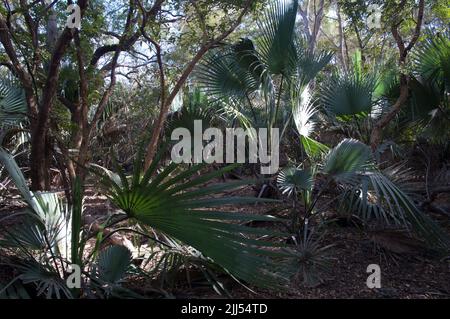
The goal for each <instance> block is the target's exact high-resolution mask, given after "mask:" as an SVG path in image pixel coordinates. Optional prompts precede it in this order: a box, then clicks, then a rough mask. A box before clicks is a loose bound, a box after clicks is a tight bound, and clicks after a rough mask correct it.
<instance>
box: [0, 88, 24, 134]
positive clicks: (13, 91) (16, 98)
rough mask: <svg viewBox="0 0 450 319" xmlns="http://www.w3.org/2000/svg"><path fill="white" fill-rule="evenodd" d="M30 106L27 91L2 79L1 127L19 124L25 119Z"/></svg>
mask: <svg viewBox="0 0 450 319" xmlns="http://www.w3.org/2000/svg"><path fill="white" fill-rule="evenodd" d="M27 111H28V106H27V103H26V100H25V92H24V90H22V89H21V88H19V87H17V86H15V85H13V84H12V83H10V82H8V81H5V80H1V81H0V127H1V126H6V125H17V124H18V123H20V122H21V121H23V120H24V119H25V116H26V114H27Z"/></svg>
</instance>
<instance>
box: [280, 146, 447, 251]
mask: <svg viewBox="0 0 450 319" xmlns="http://www.w3.org/2000/svg"><path fill="white" fill-rule="evenodd" d="M307 172H313V174H312V175H309V174H311V173H308V174H307ZM319 177H320V178H319ZM310 179H312V181H313V182H311V181H310ZM319 179H325V180H324V181H323V182H322V183H321V185H325V186H320V187H319V186H318V184H317V183H318V180H319ZM278 183H279V185H280V187H281V189H293V190H297V192H298V193H300V194H303V196H304V198H306V199H308V200H307V201H306V200H305V203H304V205H305V208H306V209H307V213H308V212H309V213H311V212H313V210H314V209H315V207H314V206H315V204H316V203H317V201H318V199H319V197H320V196H321V195H323V194H324V192H325V191H329V190H331V187H332V188H333V189H336V188H337V189H339V190H340V192H341V195H340V199H341V202H342V203H344V204H343V205H341V206H340V207H339V208H338V210H343V211H347V212H351V213H354V214H358V215H359V216H360V217H362V218H363V219H365V220H370V219H376V220H378V221H379V222H385V223H388V224H392V223H394V224H396V225H397V226H400V227H403V228H406V229H411V230H413V231H415V232H416V233H417V234H418V235H419V236H421V237H422V238H423V239H425V240H427V241H428V243H429V244H430V245H431V246H432V247H433V248H436V249H439V250H442V251H448V249H449V247H450V239H449V237H448V235H447V234H446V233H445V232H444V231H443V230H442V229H441V228H440V227H439V226H438V224H436V223H435V222H434V221H433V220H432V219H431V218H430V217H429V216H427V215H425V214H424V213H423V212H421V211H420V209H419V208H418V207H417V206H416V205H415V204H414V202H413V200H412V199H411V198H410V197H409V196H408V195H407V194H406V193H405V192H404V191H403V190H402V189H401V188H400V187H399V186H398V185H396V184H395V183H394V182H393V181H392V180H391V179H390V178H389V177H388V176H387V175H386V174H385V173H384V172H383V171H381V170H379V169H378V168H377V166H376V165H375V163H374V159H373V158H372V153H371V151H370V148H369V147H368V146H367V145H365V144H363V143H361V142H359V141H357V140H354V139H345V140H343V141H341V142H340V143H339V144H338V145H337V146H336V147H334V148H332V149H331V150H330V151H329V152H328V154H327V155H326V156H325V158H324V160H323V162H322V163H320V162H319V163H316V165H314V167H313V169H312V170H307V171H305V170H304V169H298V168H295V169H292V168H290V169H286V170H285V171H284V172H283V173H280V175H279V177H278ZM308 187H309V188H308ZM317 187H319V192H318V193H315V197H314V198H310V196H311V194H312V193H313V189H314V188H317ZM296 194H297V193H296ZM296 196H297V195H296ZM305 196H306V197H305ZM306 217H308V216H306Z"/></svg>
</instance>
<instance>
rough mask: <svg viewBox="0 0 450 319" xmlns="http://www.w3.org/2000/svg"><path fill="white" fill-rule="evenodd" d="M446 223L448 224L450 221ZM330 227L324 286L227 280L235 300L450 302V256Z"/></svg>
mask: <svg viewBox="0 0 450 319" xmlns="http://www.w3.org/2000/svg"><path fill="white" fill-rule="evenodd" d="M254 193H255V190H254V189H253V188H251V187H246V188H242V189H240V190H237V191H235V192H233V193H228V194H227V195H250V194H252V195H254ZM221 195H223V194H221ZM15 204H17V203H15V202H14V201H11V202H10V205H6V206H4V207H2V208H1V209H0V220H2V218H3V217H6V216H7V215H8V214H10V213H11V212H12V211H16V210H17V208H18V207H17V206H15V207H13V206H14V205H15ZM85 205H86V212H85V213H87V214H91V215H93V216H99V215H102V214H104V212H105V211H111V210H112V209H114V208H113V207H112V206H111V205H110V204H109V203H108V202H107V200H106V198H105V197H102V196H99V195H98V194H96V193H95V192H94V191H89V192H88V196H87V197H86V199H85ZM229 208H230V211H240V212H246V213H254V214H262V213H265V212H267V211H270V209H271V208H272V206H271V205H269V204H258V205H247V206H242V207H229ZM441 222H442V220H441ZM12 223H13V221H12V220H10V219H6V220H3V221H2V224H3V225H4V226H8V225H11V224H12ZM444 224H445V225H444V226H449V224H450V222H449V221H448V219H447V220H446V221H444ZM260 226H264V227H266V226H267V225H260ZM256 227H259V226H256ZM326 229H327V231H326V235H325V236H324V242H323V244H324V245H328V244H333V245H334V246H333V247H332V248H331V249H330V256H331V257H332V258H333V259H332V266H331V268H330V269H329V271H328V272H325V273H323V274H321V277H322V279H323V281H322V283H320V284H318V285H317V286H315V287H306V286H304V285H302V284H301V283H296V282H295V283H294V282H293V283H292V285H291V286H290V287H289V288H288V289H287V290H286V291H283V292H274V291H269V290H263V289H258V288H252V289H254V291H253V292H251V291H249V290H247V289H246V288H244V287H242V286H240V285H238V284H236V283H235V282H233V281H231V280H229V279H226V282H227V285H228V289H229V291H230V293H231V295H232V296H233V298H288V299H316V298H333V299H334V298H404V299H410V298H426V299H431V298H450V258H446V259H445V258H444V259H442V258H441V259H439V258H437V257H435V256H433V255H430V254H428V253H426V252H425V253H424V251H423V250H420V249H418V250H417V251H415V250H407V251H406V253H400V254H399V253H394V252H392V251H390V250H389V249H386V248H385V247H380V245H379V244H378V245H377V244H375V242H374V240H373V237H372V236H371V235H370V232H367V231H364V230H363V229H361V228H360V227H356V226H354V225H352V224H346V225H340V224H339V223H332V224H330V225H328V226H327V228H326ZM0 259H1V252H0ZM0 263H1V260H0ZM369 264H378V265H379V266H380V268H381V288H380V289H369V288H368V287H367V285H366V280H367V277H368V276H369V274H368V273H367V272H366V270H367V266H368V265H369ZM10 276H12V273H11V271H10V270H5V268H4V266H1V265H0V280H1V281H5V280H7V279H8V277H10ZM129 285H130V287H133V288H136V289H138V290H140V291H141V292H142V291H146V290H147V289H146V287H150V286H151V283H149V282H146V281H142V280H141V279H139V280H136V282H130V283H129ZM171 293H172V294H173V296H174V297H177V298H218V296H217V295H216V294H215V293H214V291H213V290H212V289H211V288H210V287H194V288H186V289H179V288H178V289H174V290H173V291H172V292H171Z"/></svg>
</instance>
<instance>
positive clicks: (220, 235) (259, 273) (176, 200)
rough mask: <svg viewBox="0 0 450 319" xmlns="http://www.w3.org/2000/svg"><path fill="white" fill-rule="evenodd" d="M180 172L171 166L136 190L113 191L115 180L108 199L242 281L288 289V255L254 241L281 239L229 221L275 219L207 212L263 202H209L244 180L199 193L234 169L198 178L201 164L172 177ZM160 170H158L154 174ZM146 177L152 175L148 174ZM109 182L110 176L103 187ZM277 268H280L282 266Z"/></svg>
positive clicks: (242, 199) (141, 182) (134, 187)
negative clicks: (268, 237) (285, 259)
mask: <svg viewBox="0 0 450 319" xmlns="http://www.w3.org/2000/svg"><path fill="white" fill-rule="evenodd" d="M176 167H177V165H173V164H171V165H169V166H168V167H167V168H166V169H164V170H163V171H162V172H161V173H159V174H158V175H157V176H156V177H154V178H153V179H152V178H142V179H140V180H138V181H137V182H136V183H133V184H131V185H128V186H124V185H122V187H121V188H120V189H118V188H116V187H113V186H112V183H113V181H111V183H110V184H109V185H110V186H111V188H110V191H109V193H108V196H109V197H110V199H111V200H112V202H113V203H114V204H115V205H117V206H118V207H119V208H121V209H122V210H123V211H125V212H126V213H127V214H128V216H130V217H133V218H135V219H137V220H138V221H140V222H142V223H144V224H146V225H149V226H151V227H153V228H155V229H156V230H158V231H161V232H163V233H165V234H167V235H168V236H170V237H173V238H176V239H177V240H180V241H181V242H183V243H185V244H187V245H189V246H192V247H194V248H195V249H197V250H199V251H200V252H201V253H202V254H203V255H204V256H206V257H207V258H210V259H211V260H213V261H214V262H215V263H217V264H218V265H220V266H221V267H222V268H223V269H225V270H226V271H227V272H229V273H231V274H232V275H233V276H236V277H237V278H239V279H242V280H244V281H247V282H250V283H253V284H256V285H260V286H265V287H279V286H280V285H283V284H285V283H286V282H287V278H288V277H289V270H288V269H282V268H283V267H282V266H281V264H282V263H283V258H285V257H286V256H287V255H286V254H285V253H283V252H281V251H279V250H268V249H264V247H265V246H266V247H273V246H277V244H273V243H270V242H265V241H262V240H256V239H253V238H252V237H253V236H262V235H268V234H272V235H280V234H277V233H275V232H270V231H268V230H264V229H257V228H250V227H246V226H242V225H239V224H236V223H230V222H229V221H234V222H240V221H241V222H242V221H246V220H264V221H278V219H276V218H274V217H271V216H253V215H247V214H236V213H231V212H221V211H217V210H205V208H208V207H211V208H212V207H218V206H219V207H222V206H223V205H228V204H246V203H254V202H256V201H258V199H256V198H248V197H235V198H227V197H225V198H215V197H214V198H211V197H210V196H211V195H212V193H213V192H217V191H223V190H225V189H230V188H234V187H236V186H237V185H243V184H245V183H246V182H245V181H243V182H239V183H231V184H227V183H225V184H223V185H217V186H208V187H203V188H198V187H199V186H201V185H203V184H204V183H206V182H208V181H210V180H212V179H213V178H215V177H217V176H221V175H222V174H223V173H225V172H226V171H229V170H231V169H233V168H234V167H235V166H229V167H226V168H224V169H222V170H219V171H216V172H212V173H208V174H204V175H201V176H200V177H195V175H196V173H197V172H198V171H199V170H200V168H201V167H202V165H197V166H193V167H191V168H190V169H189V170H188V171H185V172H182V173H179V174H173V173H174V171H175V168H176ZM155 169H156V168H153V172H154V170H155ZM144 175H145V176H152V175H153V174H152V173H151V172H148V171H147V172H145V174H144ZM107 178H108V177H107V176H106V175H105V179H104V182H105V181H107ZM247 183H248V182H247ZM106 185H108V183H106ZM226 221H227V222H226ZM275 260H277V262H275ZM278 263H280V264H279V265H277V264H278Z"/></svg>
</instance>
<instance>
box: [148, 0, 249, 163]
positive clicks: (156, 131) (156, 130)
mask: <svg viewBox="0 0 450 319" xmlns="http://www.w3.org/2000/svg"><path fill="white" fill-rule="evenodd" d="M251 3H252V0H248V1H247V3H246V5H245V7H244V9H243V10H242V12H241V13H240V14H239V16H238V18H237V20H236V21H235V23H234V24H233V25H232V26H231V27H230V28H229V29H228V30H226V31H224V32H223V33H222V34H221V35H220V36H219V37H217V38H215V39H212V40H210V41H208V42H207V43H205V44H203V45H202V46H201V47H200V49H199V50H198V51H197V53H196V54H195V56H194V58H193V59H192V60H191V61H190V62H189V63H188V65H187V66H186V68H185V69H184V71H183V73H182V74H181V76H180V78H179V79H178V81H177V83H176V84H175V86H174V88H173V90H172V91H171V92H170V94H169V95H168V97H167V99H165V100H164V101H163V102H162V103H161V107H160V111H159V115H158V118H157V120H156V123H155V125H154V127H153V130H152V137H151V139H150V143H149V144H148V146H147V152H146V155H145V161H144V170H147V169H148V168H149V167H150V165H151V163H152V160H153V157H154V156H155V154H156V151H157V147H158V142H159V138H160V135H161V132H162V129H163V126H164V122H165V120H166V118H167V114H168V113H169V108H170V105H171V104H172V102H173V100H174V99H175V97H176V96H177V94H178V92H179V91H180V89H181V88H182V87H183V85H184V83H185V82H186V80H187V78H188V77H189V75H190V74H191V72H192V70H193V69H194V67H195V66H196V64H197V63H198V62H199V61H200V59H201V58H202V57H203V55H204V54H205V53H206V52H207V51H208V50H209V49H210V48H212V47H213V46H214V45H216V44H217V43H219V42H221V41H223V40H224V39H225V38H226V37H227V36H228V35H229V34H230V33H231V32H233V31H234V29H236V28H237V26H238V25H239V24H240V23H241V20H242V18H243V17H244V15H245V13H246V12H247V11H248V9H249V7H250V4H251ZM163 74H164V73H163V72H162V71H161V75H163Z"/></svg>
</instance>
